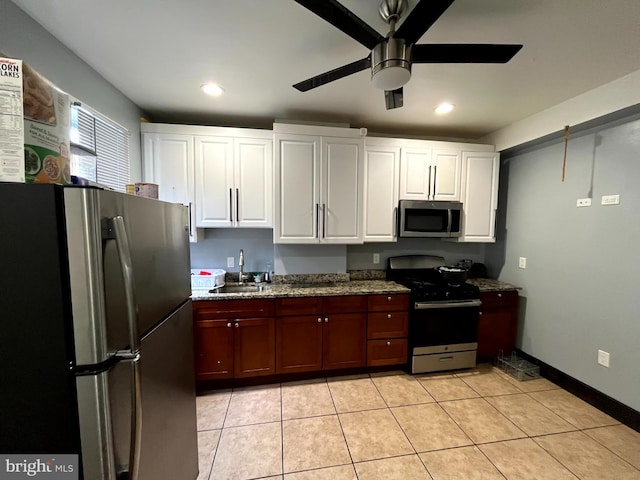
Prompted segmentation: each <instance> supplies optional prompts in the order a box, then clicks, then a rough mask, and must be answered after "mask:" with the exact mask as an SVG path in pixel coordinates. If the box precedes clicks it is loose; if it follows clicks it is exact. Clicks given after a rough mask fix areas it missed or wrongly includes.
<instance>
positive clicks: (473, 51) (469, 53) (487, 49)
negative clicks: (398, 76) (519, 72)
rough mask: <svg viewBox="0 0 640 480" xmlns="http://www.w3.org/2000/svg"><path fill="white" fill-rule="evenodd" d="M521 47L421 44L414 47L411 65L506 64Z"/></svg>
mask: <svg viewBox="0 0 640 480" xmlns="http://www.w3.org/2000/svg"><path fill="white" fill-rule="evenodd" d="M521 48H522V45H493V44H445V43H443V44H430V45H428V44H422V45H414V46H413V49H412V52H411V55H412V62H413V63H507V62H508V61H509V60H511V59H512V58H513V56H514V55H515V54H516V53H518V52H519V51H520V49H521Z"/></svg>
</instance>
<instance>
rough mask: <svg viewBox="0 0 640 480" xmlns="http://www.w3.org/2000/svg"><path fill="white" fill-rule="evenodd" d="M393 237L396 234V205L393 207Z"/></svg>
mask: <svg viewBox="0 0 640 480" xmlns="http://www.w3.org/2000/svg"><path fill="white" fill-rule="evenodd" d="M392 235H393V238H395V237H397V236H398V207H394V208H393V234H392Z"/></svg>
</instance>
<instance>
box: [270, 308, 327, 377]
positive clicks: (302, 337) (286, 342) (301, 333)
mask: <svg viewBox="0 0 640 480" xmlns="http://www.w3.org/2000/svg"><path fill="white" fill-rule="evenodd" d="M277 321H278V325H277V328H276V373H288V372H313V371H319V370H321V369H322V323H323V322H322V318H321V317H320V316H319V315H298V316H290V317H279V318H278V320H277Z"/></svg>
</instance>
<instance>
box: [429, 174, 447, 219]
mask: <svg viewBox="0 0 640 480" xmlns="http://www.w3.org/2000/svg"><path fill="white" fill-rule="evenodd" d="M436 173H438V166H437V165H434V166H433V198H435V197H436ZM449 213H451V210H449ZM449 224H451V223H449Z"/></svg>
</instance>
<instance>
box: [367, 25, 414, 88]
mask: <svg viewBox="0 0 640 480" xmlns="http://www.w3.org/2000/svg"><path fill="white" fill-rule="evenodd" d="M410 78H411V47H410V46H407V45H406V43H405V42H404V40H402V39H401V38H393V37H392V38H388V39H387V40H385V41H384V42H380V43H379V44H378V45H376V46H375V47H374V49H373V50H371V82H372V83H373V86H374V87H376V88H379V89H380V90H385V91H387V90H396V89H398V88H400V87H402V86H403V85H405V84H406V83H407V82H408V81H409V79H410Z"/></svg>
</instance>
